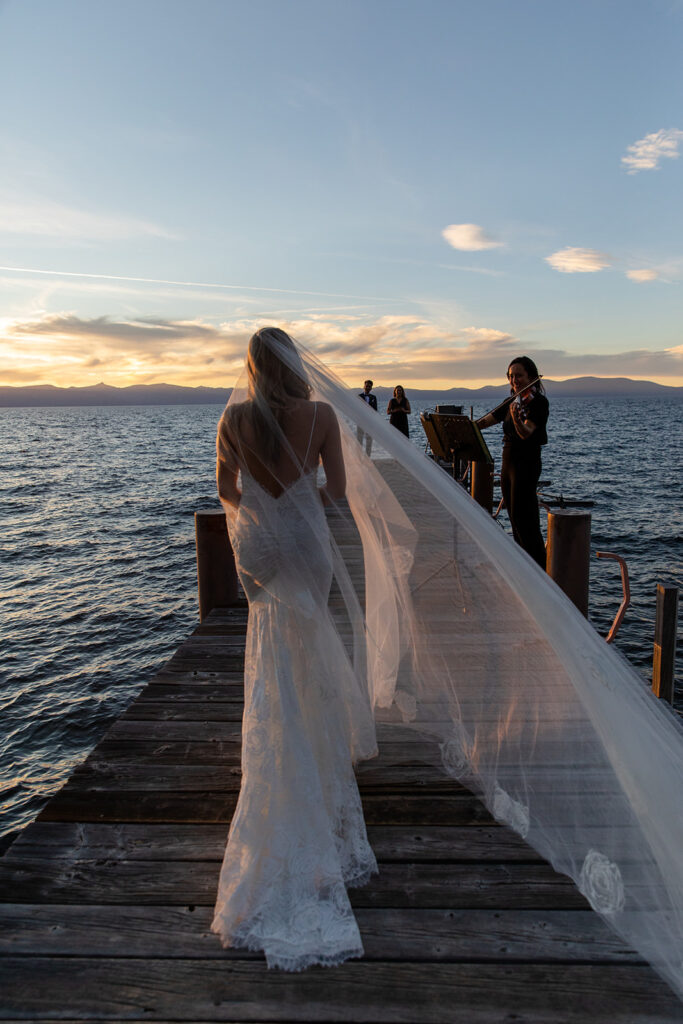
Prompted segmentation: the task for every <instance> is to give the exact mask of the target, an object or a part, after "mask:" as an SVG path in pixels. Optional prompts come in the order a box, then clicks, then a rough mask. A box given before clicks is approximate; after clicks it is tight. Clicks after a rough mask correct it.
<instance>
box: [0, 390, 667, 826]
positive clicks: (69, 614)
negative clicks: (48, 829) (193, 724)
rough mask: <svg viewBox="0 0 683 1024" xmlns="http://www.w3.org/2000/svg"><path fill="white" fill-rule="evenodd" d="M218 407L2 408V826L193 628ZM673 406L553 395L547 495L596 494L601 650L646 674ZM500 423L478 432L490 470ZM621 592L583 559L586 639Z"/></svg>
mask: <svg viewBox="0 0 683 1024" xmlns="http://www.w3.org/2000/svg"><path fill="white" fill-rule="evenodd" d="M221 411H222V410H221V407H219V406H163V407H162V406H152V407H149V406H147V407H145V406H143V407H140V406H138V407H130V406H127V407H112V408H67V409H47V408H46V409H0V428H1V429H0V448H1V449H2V464H3V467H4V472H3V473H2V477H1V479H0V542H1V549H2V563H1V566H0V594H1V596H2V627H1V631H2V635H1V638H0V639H1V640H2V647H1V649H0V678H1V679H2V688H1V690H0V713H1V716H2V717H1V725H0V814H1V817H0V836H1V835H3V834H6V833H9V832H12V831H13V830H16V829H18V828H20V827H22V826H23V825H25V824H27V823H28V822H29V821H31V820H32V819H33V818H34V817H35V815H36V814H37V813H38V811H39V810H40V808H41V806H42V805H43V804H44V803H45V801H46V799H47V798H48V797H49V796H50V794H52V793H53V792H54V791H55V790H56V789H58V788H59V786H60V785H61V784H62V783H63V782H64V780H65V779H66V777H67V776H68V774H69V772H70V771H71V769H72V768H73V766H74V765H75V764H77V763H78V762H79V761H81V760H82V759H83V758H84V757H85V756H86V754H87V753H88V751H89V750H90V749H91V748H92V747H93V746H94V744H95V743H96V742H97V741H98V739H99V738H100V737H101V736H102V734H103V733H104V732H105V730H106V729H107V728H108V726H109V725H110V724H111V723H112V722H113V721H114V719H116V718H117V717H118V716H119V715H120V714H121V712H122V711H123V709H124V708H125V707H126V705H127V704H128V703H130V701H131V699H132V698H133V697H134V696H135V694H136V693H137V692H138V691H139V690H140V689H141V688H142V686H143V685H144V684H145V683H146V682H147V681H148V680H149V679H150V677H151V676H152V675H153V674H154V673H155V671H156V670H157V669H158V668H159V666H160V664H161V663H162V662H163V661H164V660H166V659H167V658H168V657H169V656H170V655H171V654H172V652H173V650H174V649H175V647H176V646H177V645H178V643H179V641H180V640H181V639H183V638H184V637H186V636H187V634H188V633H189V632H190V631H191V630H192V629H193V628H194V626H195V625H196V622H197V596H196V566H195V553H194V522H193V515H194V512H195V510H196V509H198V508H207V507H212V506H213V507H216V506H217V500H216V496H215V485H214V452H215V448H214V436H215V426H216V422H217V420H218V418H219V416H220V413H221ZM485 411H486V409H485V408H484V407H483V406H475V408H474V412H475V415H482V414H483V413H484V412H485ZM681 411H682V403H681V402H680V401H677V400H673V399H662V400H659V401H657V402H656V403H654V404H653V403H652V402H650V401H645V400H643V401H632V400H631V401H625V400H619V399H610V400H598V399H558V400H555V401H553V400H552V395H551V420H550V424H549V430H548V433H549V436H550V444H549V445H548V448H547V449H545V450H544V459H543V462H544V469H543V477H544V479H550V480H552V484H551V485H550V486H549V487H548V488H547V491H548V492H549V493H559V492H560V491H562V492H563V493H564V494H565V496H570V497H575V498H576V497H578V498H590V499H592V500H594V501H595V507H594V508H593V510H592V515H593V521H592V530H593V534H592V536H593V548H594V549H603V550H608V551H615V552H617V553H618V554H621V555H623V556H624V557H625V558H626V559H627V561H628V565H629V570H630V575H631V592H632V604H631V607H630V609H629V611H628V612H627V615H626V620H625V622H624V624H623V626H622V628H621V632H620V633H619V636H618V639H617V646H618V647H619V648H620V649H621V650H622V651H623V653H624V654H626V656H627V657H628V658H630V660H631V661H632V662H633V664H634V665H636V667H637V668H638V669H639V670H640V671H641V672H642V674H643V678H644V681H645V680H646V679H647V677H648V675H649V672H650V667H651V662H652V642H653V635H654V611H655V586H656V583H657V582H658V581H661V582H669V581H670V582H673V583H675V584H676V585H678V586H681V585H682V583H683V573H682V571H681V550H682V548H683V545H682V543H681V541H682V537H683V513H682V511H681V509H682V507H683V501H682V498H683V494H682V491H681V481H682V480H683V439H682V437H681V429H680V420H681ZM418 412H419V408H415V411H414V413H413V416H412V417H411V432H412V438H413V440H414V442H415V443H416V444H418V445H419V446H420V447H424V441H423V436H422V430H421V427H420V424H419V417H418V415H417V414H418ZM500 433H501V430H500V427H497V428H493V429H491V430H489V431H487V433H486V438H487V441H488V444H489V447H490V449H491V451H492V453H493V454H494V457H495V458H496V464H497V466H498V467H499V465H500ZM501 518H502V519H503V520H504V517H501ZM505 525H506V526H507V524H505ZM511 543H512V540H511ZM620 600H621V584H620V577H619V569H618V566H617V565H616V563H613V562H602V561H600V562H598V561H596V560H595V559H594V560H593V563H592V566H591V612H590V617H591V620H592V621H593V622H594V624H595V626H596V628H597V629H598V630H599V632H601V633H603V634H604V633H606V632H607V630H608V629H609V626H610V623H611V621H612V618H613V617H614V614H615V613H616V610H617V607H618V605H619V602H620ZM681 654H683V651H681V652H680V653H679V658H678V665H677V668H678V673H677V674H678V679H679V682H683V678H682V676H681V667H682V658H681ZM644 685H645V682H644Z"/></svg>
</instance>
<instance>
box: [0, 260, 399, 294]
mask: <svg viewBox="0 0 683 1024" xmlns="http://www.w3.org/2000/svg"><path fill="white" fill-rule="evenodd" d="M0 272H7V273H14V274H41V275H45V276H48V277H55V278H64V279H65V280H66V279H70V278H80V279H82V280H84V281H126V282H129V283H133V284H163V285H173V286H175V287H178V288H216V289H218V290H221V291H230V292H233V291H234V292H260V293H262V294H264V295H303V296H309V295H314V296H317V297H318V298H331V299H366V300H371V301H373V302H393V301H394V300H393V299H391V298H388V297H387V296H381V295H355V294H347V293H345V292H312V291H304V290H302V289H294V288H270V287H268V286H266V285H249V284H216V283H212V282H207V281H173V280H167V279H165V278H156V277H125V276H123V275H117V274H89V273H86V272H85V271H68V270H38V269H36V268H35V267H33V268H30V267H0Z"/></svg>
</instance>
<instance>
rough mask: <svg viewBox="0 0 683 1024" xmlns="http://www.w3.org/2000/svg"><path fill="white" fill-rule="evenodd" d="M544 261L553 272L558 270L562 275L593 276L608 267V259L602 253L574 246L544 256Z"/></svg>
mask: <svg viewBox="0 0 683 1024" xmlns="http://www.w3.org/2000/svg"><path fill="white" fill-rule="evenodd" d="M545 261H546V263H549V264H550V266H551V267H552V268H553V270H559V271H560V273H562V274H594V273H595V272H596V271H598V270H604V268H605V267H609V265H610V261H609V257H608V256H607V255H606V254H605V253H604V252H598V250H597V249H579V248H576V247H575V246H569V247H568V248H567V249H558V251H557V252H554V253H553V254H552V255H551V256H546V257H545Z"/></svg>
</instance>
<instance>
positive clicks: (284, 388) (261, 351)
mask: <svg viewBox="0 0 683 1024" xmlns="http://www.w3.org/2000/svg"><path fill="white" fill-rule="evenodd" d="M280 353H282V354H283V355H284V356H285V357H286V359H287V362H284V361H283V359H282V358H281V355H280ZM247 381H248V391H249V401H248V402H246V403H245V404H244V405H242V406H241V407H239V411H238V409H236V410H235V413H236V415H237V417H238V422H234V420H233V425H234V426H235V428H236V429H239V426H240V423H241V421H242V420H243V419H246V420H247V421H248V423H249V425H250V427H251V433H252V435H253V438H254V442H255V444H256V445H257V446H258V455H259V458H260V459H261V460H262V461H263V462H264V464H265V465H271V466H272V465H274V464H275V463H276V462H277V460H278V458H279V457H280V451H281V447H282V446H281V441H280V437H279V435H278V431H277V430H274V429H273V418H275V421H276V422H277V424H278V426H279V427H282V421H283V419H284V415H285V412H286V411H287V409H288V407H289V406H290V405H291V404H292V400H293V399H297V398H304V399H308V398H310V396H311V386H310V384H309V383H308V380H307V379H306V371H305V369H304V365H303V363H302V361H301V356H300V355H299V353H298V352H297V349H296V346H295V344H294V342H293V341H292V339H291V338H290V336H289V335H288V334H287V333H286V331H283V330H282V329H281V328H279V327H262V328H261V329H260V330H258V331H256V332H255V333H254V334H252V336H251V338H250V339H249V347H248V349H247Z"/></svg>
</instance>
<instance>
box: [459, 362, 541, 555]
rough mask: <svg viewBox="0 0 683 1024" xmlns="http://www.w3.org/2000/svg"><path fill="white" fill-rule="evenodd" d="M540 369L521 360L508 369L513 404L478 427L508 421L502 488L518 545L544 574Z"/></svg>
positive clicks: (487, 417) (478, 422)
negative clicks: (540, 500) (539, 493)
mask: <svg viewBox="0 0 683 1024" xmlns="http://www.w3.org/2000/svg"><path fill="white" fill-rule="evenodd" d="M538 376H539V373H538V370H537V368H536V364H535V362H534V361H533V359H530V358H529V357H528V356H517V357H516V358H515V359H513V360H512V362H511V363H510V365H509V366H508V371H507V378H508V380H509V381H510V393H511V394H512V395H513V396H514V397H513V400H512V401H511V402H510V403H508V404H507V405H506V406H503V407H502V408H500V409H497V410H494V411H493V412H490V413H487V415H486V416H483V417H482V419H480V420H478V421H477V426H478V427H480V428H484V427H490V426H493V424H494V423H500V422H501V420H502V421H503V464H502V468H501V471H500V486H501V490H502V492H503V498H504V500H505V507H506V509H507V511H508V516H509V517H510V524H511V525H512V533H513V535H514V538H515V540H516V541H517V543H518V544H519V545H521V547H523V548H524V550H525V551H527V552H528V553H529V554H530V555H531V557H532V558H533V559H534V561H535V562H538V564H539V565H540V566H541V568H542V569H545V545H544V543H543V535H542V534H541V524H540V520H539V515H538V498H537V497H536V488H537V486H538V481H539V480H540V477H541V446H542V445H544V444H547V443H548V435H547V433H546V429H545V428H546V423H547V422H548V412H549V406H548V399H547V398H546V397H545V394H544V391H543V385H542V384H541V382H540V381H538V382H537V383H536V384H533V385H532V384H531V382H532V381H533V380H534V379H535V378H536V377H538Z"/></svg>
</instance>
